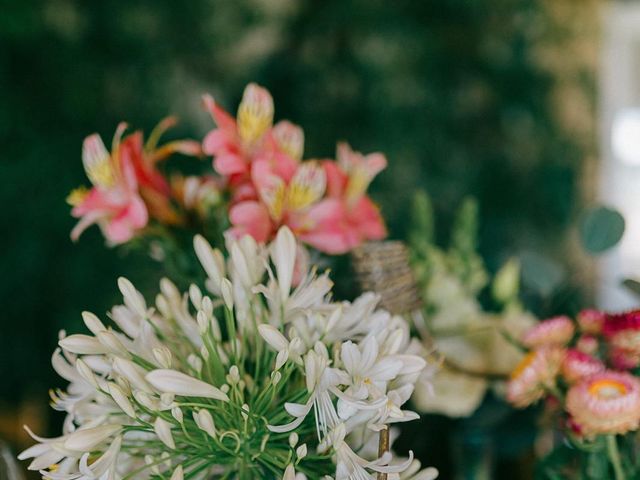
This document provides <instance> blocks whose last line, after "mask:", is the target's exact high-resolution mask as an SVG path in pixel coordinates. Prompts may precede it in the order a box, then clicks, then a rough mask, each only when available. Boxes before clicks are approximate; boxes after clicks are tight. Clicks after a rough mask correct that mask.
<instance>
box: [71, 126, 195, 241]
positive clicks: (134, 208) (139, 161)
mask: <svg viewBox="0 0 640 480" xmlns="http://www.w3.org/2000/svg"><path fill="white" fill-rule="evenodd" d="M174 123H175V120H174V119H173V118H167V119H165V120H164V121H162V122H161V123H160V124H159V125H158V126H157V127H156V129H155V130H154V132H153V133H152V134H151V136H150V138H149V140H148V141H147V142H146V144H144V143H143V137H142V132H134V133H132V134H129V135H127V136H124V132H125V130H126V128H127V126H126V124H124V123H121V124H120V125H119V126H118V128H117V129H116V133H115V135H114V137H113V142H112V147H111V152H109V151H108V150H107V148H106V147H105V145H104V142H103V141H102V139H101V138H100V136H99V135H98V134H93V135H90V136H88V137H87V138H86V139H85V140H84V144H83V146H82V163H83V165H84V169H85V172H86V174H87V177H88V178H89V180H90V181H91V183H92V186H91V188H90V189H89V190H87V189H85V188H79V189H76V190H74V191H73V192H71V194H70V195H69V197H68V199H67V200H68V202H69V203H70V204H71V206H72V207H73V208H72V210H71V215H72V216H74V217H76V218H79V219H80V220H79V222H78V224H77V225H76V226H75V227H74V229H73V230H72V231H71V238H72V239H73V240H77V239H78V238H79V237H80V235H81V234H82V232H83V231H84V230H86V228H87V227H89V226H90V225H92V224H98V226H99V227H100V228H101V230H102V232H103V234H104V236H105V238H106V239H107V242H108V243H110V244H112V245H117V244H121V243H125V242H128V241H129V240H131V239H132V238H133V237H134V236H135V235H136V234H137V233H138V232H140V230H142V229H143V228H144V227H146V226H147V224H148V222H149V219H150V217H151V218H155V219H157V220H159V221H161V222H163V223H167V224H177V223H179V222H180V218H179V215H178V213H177V211H176V209H175V208H174V206H173V205H172V201H173V194H172V188H171V186H170V184H169V182H168V181H167V179H166V178H165V177H164V176H163V175H162V174H161V173H160V171H159V170H158V168H157V164H158V162H160V161H162V160H164V159H166V158H167V157H169V156H170V155H172V154H173V153H183V154H185V155H199V154H200V144H199V143H198V142H194V141H190V140H182V141H175V142H170V143H168V144H165V145H163V146H160V147H158V145H157V142H158V140H159V138H160V136H161V135H162V133H163V132H164V131H165V130H166V129H168V128H169V127H171V126H172V125H173V124H174Z"/></svg>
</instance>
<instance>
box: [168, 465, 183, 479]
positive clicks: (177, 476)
mask: <svg viewBox="0 0 640 480" xmlns="http://www.w3.org/2000/svg"><path fill="white" fill-rule="evenodd" d="M169 480H184V471H183V470H182V465H178V466H177V467H176V469H175V470H174V471H173V473H172V474H171V478H170V479H169Z"/></svg>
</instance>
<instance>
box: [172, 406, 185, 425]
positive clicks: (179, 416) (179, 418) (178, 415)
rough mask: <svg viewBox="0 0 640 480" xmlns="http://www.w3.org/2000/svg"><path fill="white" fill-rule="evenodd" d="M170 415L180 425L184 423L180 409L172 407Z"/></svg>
mask: <svg viewBox="0 0 640 480" xmlns="http://www.w3.org/2000/svg"><path fill="white" fill-rule="evenodd" d="M171 415H172V416H173V418H175V419H176V421H177V422H178V423H180V424H182V422H183V421H184V415H183V414H182V409H181V408H180V407H173V408H172V409H171Z"/></svg>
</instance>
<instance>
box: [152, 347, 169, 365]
mask: <svg viewBox="0 0 640 480" xmlns="http://www.w3.org/2000/svg"><path fill="white" fill-rule="evenodd" d="M153 356H154V357H155V359H156V361H157V362H158V365H160V366H161V367H162V368H171V350H169V349H168V348H167V347H159V348H154V349H153Z"/></svg>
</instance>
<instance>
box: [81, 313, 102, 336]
mask: <svg viewBox="0 0 640 480" xmlns="http://www.w3.org/2000/svg"><path fill="white" fill-rule="evenodd" d="M82 320H83V321H84V324H85V325H86V326H87V328H88V329H89V331H90V332H91V333H93V334H94V335H98V333H99V332H104V331H105V330H106V327H105V326H104V324H103V323H102V322H101V321H100V319H99V318H98V317H96V316H95V315H94V314H93V313H91V312H82Z"/></svg>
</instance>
